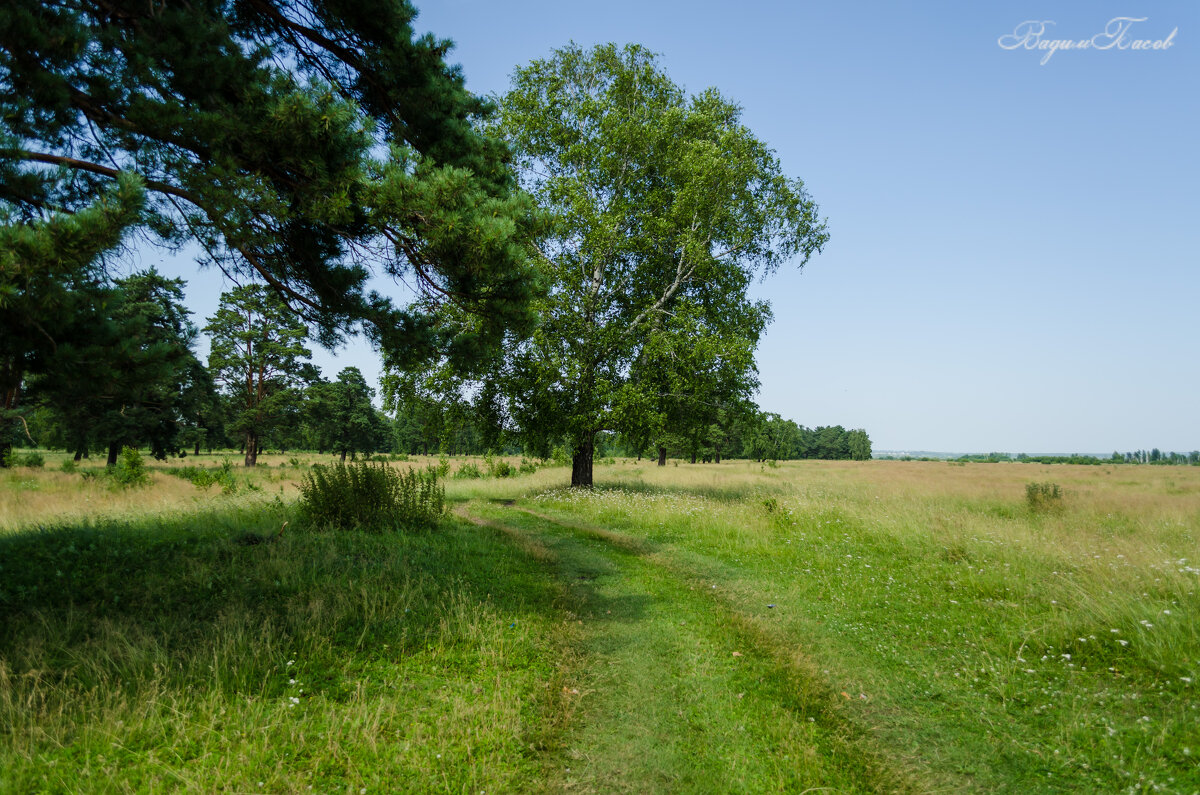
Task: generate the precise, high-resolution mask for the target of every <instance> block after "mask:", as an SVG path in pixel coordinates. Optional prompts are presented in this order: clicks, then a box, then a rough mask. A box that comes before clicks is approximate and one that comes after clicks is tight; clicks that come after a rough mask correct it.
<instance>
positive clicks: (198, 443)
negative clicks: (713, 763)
mask: <svg viewBox="0 0 1200 795" xmlns="http://www.w3.org/2000/svg"><path fill="white" fill-rule="evenodd" d="M192 455H200V442H199V441H197V442H196V449H195V450H194V451H193V452H192Z"/></svg>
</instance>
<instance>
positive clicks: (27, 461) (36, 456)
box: [8, 450, 46, 469]
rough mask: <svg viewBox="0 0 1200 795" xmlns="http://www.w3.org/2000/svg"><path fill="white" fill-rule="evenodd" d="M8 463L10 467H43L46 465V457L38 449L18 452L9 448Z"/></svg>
mask: <svg viewBox="0 0 1200 795" xmlns="http://www.w3.org/2000/svg"><path fill="white" fill-rule="evenodd" d="M8 465H9V466H10V467H29V468H30V469H41V468H42V467H44V466H46V459H45V457H44V456H43V455H42V454H41V453H39V452H38V451H37V450H30V451H29V452H27V453H18V452H17V451H16V450H9V452H8Z"/></svg>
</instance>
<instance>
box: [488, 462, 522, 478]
mask: <svg viewBox="0 0 1200 795" xmlns="http://www.w3.org/2000/svg"><path fill="white" fill-rule="evenodd" d="M489 470H490V471H491V473H492V477H494V478H511V477H512V476H513V475H515V474H517V470H516V469H515V468H514V467H513V465H512V464H510V463H508V462H507V461H505V460H504V459H503V458H501V459H499V460H496V461H493V462H492V463H491V466H490V467H489Z"/></svg>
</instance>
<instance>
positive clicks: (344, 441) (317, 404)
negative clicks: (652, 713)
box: [303, 367, 391, 460]
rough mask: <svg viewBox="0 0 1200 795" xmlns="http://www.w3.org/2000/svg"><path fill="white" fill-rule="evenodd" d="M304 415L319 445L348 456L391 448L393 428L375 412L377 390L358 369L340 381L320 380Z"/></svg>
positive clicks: (312, 389) (310, 392)
mask: <svg viewBox="0 0 1200 795" xmlns="http://www.w3.org/2000/svg"><path fill="white" fill-rule="evenodd" d="M306 397H307V399H306V400H305V401H304V408H303V414H304V416H305V424H306V425H307V426H308V428H309V430H310V433H311V436H310V438H311V439H312V440H313V442H315V444H316V446H317V447H318V448H319V449H321V450H331V451H333V452H334V453H340V454H341V456H342V459H343V460H345V458H346V456H347V454H355V453H363V452H365V453H372V452H374V451H376V450H380V449H383V448H385V447H390V446H391V440H390V439H389V438H388V437H389V435H390V433H389V430H390V429H389V428H388V427H387V424H386V422H385V421H384V419H383V418H382V417H381V416H380V415H379V413H378V412H377V411H376V410H375V407H374V406H373V405H372V403H371V399H372V398H374V397H375V390H374V389H372V388H371V387H370V386H368V385H367V381H366V379H365V378H363V375H362V373H361V372H360V371H359V369H358V368H357V367H346V368H344V369H343V370H342V371H341V372H340V373H338V377H337V380H336V381H333V382H329V381H318V382H317V383H315V384H313V385H312V386H310V387H309V388H308V393H307V395H306Z"/></svg>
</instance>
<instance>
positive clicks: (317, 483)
mask: <svg viewBox="0 0 1200 795" xmlns="http://www.w3.org/2000/svg"><path fill="white" fill-rule="evenodd" d="M440 468H441V467H440V466H439V467H438V469H440ZM438 469H432V468H431V469H427V470H425V471H419V470H415V469H412V470H409V471H407V472H403V473H401V472H398V471H397V470H395V469H393V468H392V467H390V466H387V465H386V464H372V463H369V462H366V461H360V462H358V463H355V464H349V465H347V464H342V463H337V464H334V465H332V466H315V467H313V469H312V471H311V472H308V473H305V475H304V479H303V481H302V482H301V484H300V512H301V515H302V516H303V517H304V521H305V522H306V523H307V524H308V525H309V526H310V527H314V528H318V529H334V530H353V529H361V530H375V531H379V530H389V529H405V530H413V529H419V528H432V527H435V526H436V525H437V523H438V521H439V520H440V519H441V518H442V515H443V514H444V513H445V510H446V507H445V506H446V502H445V489H443V488H442V486H441V484H440V483H439V482H438V477H439V476H438Z"/></svg>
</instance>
